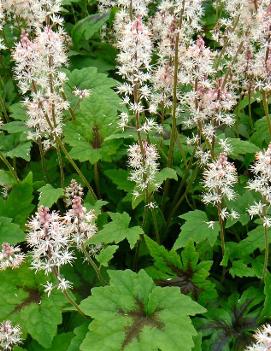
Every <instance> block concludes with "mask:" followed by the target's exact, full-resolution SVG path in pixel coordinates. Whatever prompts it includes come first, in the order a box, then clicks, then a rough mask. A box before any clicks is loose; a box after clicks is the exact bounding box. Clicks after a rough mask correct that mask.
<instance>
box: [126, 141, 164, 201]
mask: <svg viewBox="0 0 271 351" xmlns="http://www.w3.org/2000/svg"><path fill="white" fill-rule="evenodd" d="M142 153H143V154H142ZM128 156H129V159H128V164H129V166H130V168H131V171H130V180H132V181H133V182H135V184H136V186H135V192H134V195H137V196H138V195H140V194H141V193H143V192H144V191H145V190H146V189H148V188H152V189H150V190H152V191H154V190H156V189H157V187H158V184H157V183H156V179H155V178H156V175H157V173H158V171H159V164H158V159H159V155H158V152H157V150H156V148H155V146H154V145H151V144H148V143H147V142H144V143H143V150H141V147H140V145H139V144H134V145H131V146H130V147H129V150H128Z"/></svg>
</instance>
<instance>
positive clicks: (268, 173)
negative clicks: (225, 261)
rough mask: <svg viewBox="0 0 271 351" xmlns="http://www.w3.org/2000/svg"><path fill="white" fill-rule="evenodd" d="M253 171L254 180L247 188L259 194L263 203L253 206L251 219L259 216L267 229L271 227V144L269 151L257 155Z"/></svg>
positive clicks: (250, 209) (249, 210)
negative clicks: (270, 213)
mask: <svg viewBox="0 0 271 351" xmlns="http://www.w3.org/2000/svg"><path fill="white" fill-rule="evenodd" d="M251 171H252V173H253V174H254V179H251V180H249V182H248V186H247V187H248V189H250V190H253V191H256V192H258V193H259V194H260V195H261V197H262V201H259V202H258V203H255V204H253V205H251V206H250V207H249V209H248V213H249V215H250V216H251V218H253V217H254V216H259V217H260V218H262V220H263V225H264V226H265V227H271V218H269V217H268V216H267V210H268V207H270V205H271V193H270V192H271V144H270V145H269V146H268V148H267V150H265V151H260V152H258V153H257V155H256V161H255V163H254V165H253V166H252V167H251Z"/></svg>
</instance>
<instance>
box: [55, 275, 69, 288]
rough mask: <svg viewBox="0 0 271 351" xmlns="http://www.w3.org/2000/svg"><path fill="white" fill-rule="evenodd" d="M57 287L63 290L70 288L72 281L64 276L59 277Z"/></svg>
mask: <svg viewBox="0 0 271 351" xmlns="http://www.w3.org/2000/svg"><path fill="white" fill-rule="evenodd" d="M57 288H58V289H59V290H61V291H65V290H68V289H71V288H72V283H71V282H69V281H68V280H66V279H65V278H61V277H59V278H58V285H57Z"/></svg>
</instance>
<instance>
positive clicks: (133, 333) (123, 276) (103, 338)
mask: <svg viewBox="0 0 271 351" xmlns="http://www.w3.org/2000/svg"><path fill="white" fill-rule="evenodd" d="M109 276H110V285H109V286H105V287H98V288H94V289H92V295H91V296H90V297H88V298H87V299H85V300H83V302H82V303H81V305H80V307H81V308H82V310H83V311H84V312H85V313H86V314H87V315H89V316H91V317H92V318H93V321H92V322H91V323H90V325H89V332H88V334H87V336H86V338H85V339H84V341H83V343H82V345H81V347H80V350H81V351H89V350H91V351H120V350H123V351H140V350H148V351H151V350H153V351H154V350H155V351H157V350H161V351H176V350H182V351H191V350H192V348H193V346H194V342H193V336H195V335H196V330H195V329H194V327H193V325H192V322H191V319H190V316H194V315H195V314H198V313H204V312H205V309H204V308H203V307H201V306H200V305H199V304H197V303H196V302H194V301H193V300H191V298H189V297H188V296H185V295H182V294H180V291H179V289H178V288H161V287H157V286H155V284H154V283H153V281H152V279H151V278H150V277H149V276H148V275H147V274H146V273H145V272H144V271H143V270H141V271H140V272H139V273H134V272H132V271H130V270H126V271H109Z"/></svg>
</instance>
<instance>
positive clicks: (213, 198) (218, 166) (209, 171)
mask: <svg viewBox="0 0 271 351" xmlns="http://www.w3.org/2000/svg"><path fill="white" fill-rule="evenodd" d="M237 180H238V178H237V171H236V168H235V166H234V164H233V163H231V162H229V161H228V159H227V156H226V155H225V154H223V153H222V154H220V155H219V157H218V158H217V159H216V160H214V161H212V162H210V163H209V164H208V165H207V166H206V169H205V170H204V172H203V186H204V188H205V194H204V195H203V201H204V202H205V203H206V204H213V205H215V206H216V205H220V204H222V200H223V199H225V200H226V199H227V200H232V199H234V197H235V192H234V189H233V187H234V185H235V184H236V183H237ZM223 210H224V209H223ZM223 215H224V217H225V218H226V217H227V216H228V213H227V212H225V213H224V214H223Z"/></svg>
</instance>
